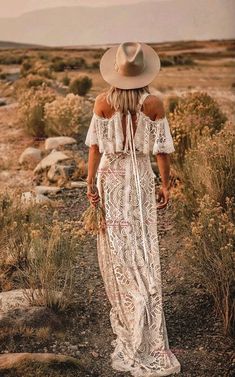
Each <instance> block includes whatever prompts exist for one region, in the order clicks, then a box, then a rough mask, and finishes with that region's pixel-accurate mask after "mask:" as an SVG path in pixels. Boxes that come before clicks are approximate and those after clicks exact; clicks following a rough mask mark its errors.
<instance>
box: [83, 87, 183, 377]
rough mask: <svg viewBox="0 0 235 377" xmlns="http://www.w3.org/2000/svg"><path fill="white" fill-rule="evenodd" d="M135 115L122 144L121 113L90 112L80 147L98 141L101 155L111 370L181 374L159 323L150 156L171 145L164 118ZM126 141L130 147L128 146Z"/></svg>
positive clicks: (101, 238)
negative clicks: (107, 116) (110, 334)
mask: <svg viewBox="0 0 235 377" xmlns="http://www.w3.org/2000/svg"><path fill="white" fill-rule="evenodd" d="M147 95H148V93H144V95H143V96H142V97H141V99H140V102H139V108H138V112H137V122H136V124H137V126H136V127H137V128H136V131H135V135H134V137H133V128H132V117H131V114H130V112H128V115H127V127H126V143H125V147H124V149H123V142H124V131H123V128H122V118H121V113H120V112H118V111H116V112H115V113H114V114H113V116H112V117H111V118H102V117H100V116H98V115H97V114H95V113H94V112H93V116H92V120H91V123H90V126H89V129H88V133H87V136H86V140H85V144H86V145H87V146H90V145H92V144H97V145H98V146H99V151H100V152H102V153H103V154H102V157H101V160H100V164H99V167H98V170H97V183H96V186H97V188H98V191H99V196H100V203H101V204H102V205H103V206H104V209H105V213H106V225H107V227H106V231H105V232H104V233H102V232H101V233H100V234H98V236H97V252H98V261H99V266H100V271H101V274H102V277H103V281H104V286H105V290H106V293H107V296H108V299H109V301H110V303H111V305H112V308H111V311H110V322H111V326H112V329H113V332H114V334H115V335H116V339H115V340H114V341H113V342H112V345H113V346H114V351H113V352H112V354H111V363H112V368H113V369H115V370H119V371H129V372H130V373H131V375H132V376H135V377H144V376H146V377H147V376H148V377H157V376H168V375H170V374H174V373H178V372H180V363H179V361H178V359H177V358H176V356H175V355H174V354H173V352H172V351H170V349H169V343H168V335H167V329H166V324H165V317H164V310H163V301H162V287H161V266H160V258H159V243H158V235H157V209H156V206H157V203H156V197H155V181H154V176H155V175H154V172H153V170H152V167H151V162H150V156H149V153H150V152H151V153H153V154H156V153H159V152H165V153H171V152H174V150H175V148H174V145H173V140H172V136H171V132H170V128H169V124H168V121H167V118H166V117H164V118H162V119H158V120H155V121H153V120H151V119H150V118H149V117H148V116H147V115H145V114H144V113H143V112H142V111H141V106H142V104H143V101H144V99H145V98H146V96H147ZM131 140H132V141H133V142H131Z"/></svg>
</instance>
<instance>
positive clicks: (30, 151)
mask: <svg viewBox="0 0 235 377" xmlns="http://www.w3.org/2000/svg"><path fill="white" fill-rule="evenodd" d="M41 159H42V152H41V151H40V149H37V148H32V147H28V148H26V149H25V150H24V151H23V153H21V155H20V158H19V163H20V164H23V163H25V164H27V165H29V166H30V167H32V168H35V166H36V165H37V164H38V163H39V161H41Z"/></svg>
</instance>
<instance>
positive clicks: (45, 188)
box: [35, 186, 61, 195]
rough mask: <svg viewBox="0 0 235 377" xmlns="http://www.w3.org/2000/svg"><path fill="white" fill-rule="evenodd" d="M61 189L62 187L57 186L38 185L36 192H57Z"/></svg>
mask: <svg viewBox="0 0 235 377" xmlns="http://www.w3.org/2000/svg"><path fill="white" fill-rule="evenodd" d="M59 191H61V188H60V187H56V186H36V187H35V193H36V194H42V195H43V194H51V193H53V194H57V192H59Z"/></svg>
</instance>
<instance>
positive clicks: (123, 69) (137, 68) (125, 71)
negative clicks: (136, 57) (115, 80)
mask: <svg viewBox="0 0 235 377" xmlns="http://www.w3.org/2000/svg"><path fill="white" fill-rule="evenodd" d="M114 68H115V70H116V71H117V72H118V73H120V74H121V75H122V76H138V75H140V74H141V73H142V72H143V70H144V68H145V63H144V62H143V64H142V65H136V64H133V63H130V62H128V63H126V64H123V65H120V66H118V64H117V62H116V60H115V62H114Z"/></svg>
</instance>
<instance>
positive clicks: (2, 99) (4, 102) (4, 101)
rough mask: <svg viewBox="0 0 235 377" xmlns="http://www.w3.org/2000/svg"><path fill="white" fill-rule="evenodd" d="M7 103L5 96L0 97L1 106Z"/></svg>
mask: <svg viewBox="0 0 235 377" xmlns="http://www.w3.org/2000/svg"><path fill="white" fill-rule="evenodd" d="M6 104H7V101H6V100H5V98H0V107H1V106H6Z"/></svg>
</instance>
